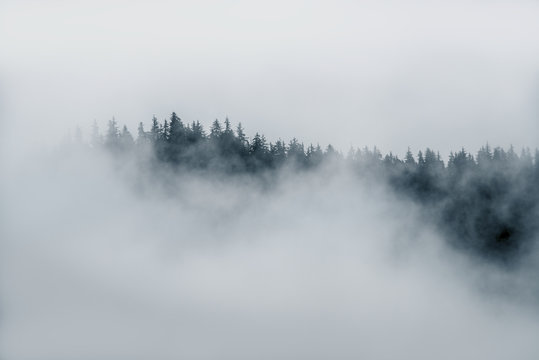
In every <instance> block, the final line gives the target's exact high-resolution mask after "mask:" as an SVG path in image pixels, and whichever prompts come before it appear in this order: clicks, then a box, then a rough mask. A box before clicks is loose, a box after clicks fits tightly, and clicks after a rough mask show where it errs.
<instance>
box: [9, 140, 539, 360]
mask: <svg viewBox="0 0 539 360" xmlns="http://www.w3.org/2000/svg"><path fill="white" fill-rule="evenodd" d="M3 173H4V174H5V175H4V176H3V179H2V184H1V192H2V203H3V205H2V210H1V211H2V216H1V223H2V224H1V239H2V240H1V242H0V245H1V251H0V254H1V255H0V256H1V259H0V263H1V272H0V278H1V283H0V311H1V313H0V316H1V324H0V357H1V358H3V359H74V358H76V359H96V358H101V359H148V358H154V359H178V358H183V359H329V358H331V359H352V358H353V359H358V358H364V359H394V358H410V359H433V358H436V359H508V358H514V359H537V357H538V356H539V343H538V342H537V334H538V333H539V317H538V315H539V314H538V311H537V310H538V309H539V308H538V307H537V305H538V302H537V301H538V292H537V289H538V288H537V284H536V277H535V276H534V275H535V274H537V271H536V270H537V266H536V259H538V256H536V255H534V251H535V249H530V255H529V256H528V257H527V258H526V261H525V262H524V263H523V264H522V265H521V266H520V267H519V268H517V269H506V268H503V267H499V266H496V265H495V264H492V263H490V262H488V261H483V260H482V259H481V258H478V257H468V256H465V255H463V254H462V253H461V252H458V251H455V250H454V249H453V248H452V247H450V246H447V245H446V242H445V241H443V237H444V235H443V234H440V233H439V232H438V230H437V228H436V227H434V225H433V224H432V222H429V221H425V219H424V210H423V209H420V208H419V207H418V206H417V205H416V203H414V202H412V201H409V200H406V199H404V198H402V197H398V196H396V195H395V194H394V192H393V191H391V190H389V189H388V188H387V187H386V186H385V185H384V184H383V182H379V183H376V182H373V181H369V180H367V179H363V180H360V179H358V177H357V176H356V175H354V174H353V173H352V171H351V170H350V169H349V168H347V167H346V166H345V163H343V162H335V163H332V162H331V161H326V162H325V163H324V164H323V165H321V166H320V167H318V168H317V169H315V170H310V171H309V172H295V171H292V170H290V169H288V168H286V167H285V168H283V169H281V170H279V172H278V173H276V174H273V175H272V178H271V179H270V180H268V179H264V178H261V177H257V176H252V175H249V174H243V175H240V176H233V175H230V174H226V173H223V172H212V171H198V172H196V171H190V172H186V171H172V170H167V169H165V168H163V169H161V170H159V171H157V172H156V171H153V170H152V171H149V170H148V169H147V168H145V167H144V166H141V163H140V162H138V161H137V160H135V159H133V158H131V157H127V158H126V159H124V161H121V162H119V161H117V160H115V159H114V158H111V157H109V155H107V154H105V153H101V152H91V153H89V152H87V150H81V149H78V150H76V149H75V150H73V151H72V152H70V153H66V152H65V151H62V152H55V151H53V152H50V153H41V154H39V155H34V156H31V157H28V158H27V159H25V160H22V161H20V162H18V163H11V164H4V169H3Z"/></svg>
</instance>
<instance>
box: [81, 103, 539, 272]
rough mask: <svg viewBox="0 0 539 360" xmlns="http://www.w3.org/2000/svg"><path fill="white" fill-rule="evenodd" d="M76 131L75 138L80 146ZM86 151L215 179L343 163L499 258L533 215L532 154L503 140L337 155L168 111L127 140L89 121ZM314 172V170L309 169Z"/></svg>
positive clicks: (522, 252) (524, 240)
mask: <svg viewBox="0 0 539 360" xmlns="http://www.w3.org/2000/svg"><path fill="white" fill-rule="evenodd" d="M81 138H82V136H81V134H80V132H79V131H77V135H76V136H75V140H74V141H75V142H76V143H78V144H79V145H82V141H81ZM89 148H92V149H96V150H98V149H105V150H106V151H107V152H110V153H112V154H113V155H114V156H115V157H116V158H117V160H118V161H122V159H124V160H125V159H126V157H131V156H134V157H135V158H136V159H137V160H138V163H139V165H140V166H145V167H147V166H149V167H150V168H151V169H154V171H155V172H156V174H158V173H159V171H158V170H157V169H159V168H166V169H168V170H172V171H173V172H176V173H183V172H199V173H200V172H203V173H207V172H210V173H212V174H221V175H220V176H224V175H229V176H241V175H248V176H255V177H259V176H260V177H264V178H265V179H266V180H267V179H268V176H269V177H270V178H271V176H272V175H276V174H278V173H279V172H280V171H282V170H283V169H286V170H287V171H293V172H309V171H311V170H313V169H316V168H318V167H320V166H322V165H324V164H332V166H346V167H348V168H349V169H351V170H352V171H353V172H354V173H355V174H356V175H357V176H358V177H361V178H363V179H367V180H368V181H376V182H382V183H385V184H387V185H389V188H390V189H392V190H393V191H394V192H395V193H396V194H397V195H398V196H402V197H404V198H408V199H412V200H413V201H415V202H416V203H418V204H420V205H421V208H422V209H423V210H424V213H423V218H424V221H425V222H426V223H432V224H434V225H435V226H437V227H438V228H439V229H440V230H441V231H442V233H444V234H445V237H446V239H447V241H448V242H449V243H450V244H451V245H453V246H455V247H456V248H458V249H460V250H463V251H465V252H467V253H470V254H474V255H480V256H482V257H485V258H488V259H490V260H492V261H495V262H498V263H502V264H504V265H508V266H513V265H515V264H518V261H519V260H520V259H521V258H522V257H526V253H527V252H528V250H529V249H530V247H531V246H532V245H533V244H534V243H536V242H537V239H538V225H537V221H536V219H537V218H538V215H539V208H538V204H539V191H538V190H537V189H538V186H537V185H539V161H538V160H539V151H537V150H535V153H534V154H533V155H532V153H531V152H530V150H529V149H523V150H521V151H520V153H517V152H516V151H515V149H514V148H513V147H510V148H509V149H502V148H500V147H495V148H492V147H491V146H489V145H488V144H487V145H485V146H483V147H481V149H479V151H478V152H477V153H476V154H475V155H474V154H472V153H470V152H468V151H466V150H465V149H461V150H459V151H457V152H454V153H453V152H452V153H451V154H450V155H449V159H448V161H447V164H446V163H445V162H444V161H443V160H442V158H441V156H440V154H439V153H437V152H436V151H434V150H432V149H428V148H427V149H426V150H425V151H419V152H418V153H417V155H414V154H413V153H412V151H411V150H410V149H409V150H408V152H407V153H406V154H405V155H404V157H403V158H402V159H401V158H399V157H398V156H396V155H394V154H392V153H389V154H386V155H383V154H382V153H381V152H380V151H379V150H378V149H377V148H376V147H375V148H373V149H368V148H363V149H353V148H351V149H350V150H349V151H348V153H347V154H346V156H344V155H342V153H341V152H339V151H337V150H336V149H334V148H333V147H332V146H331V145H328V146H327V147H325V148H324V149H322V148H321V146H320V145H318V144H317V145H316V146H314V145H312V144H310V145H308V146H305V144H303V143H302V142H300V141H299V140H298V139H296V138H293V139H292V140H290V141H288V142H285V141H283V140H281V139H279V140H277V141H276V142H274V143H273V142H268V141H267V140H266V138H265V136H264V135H262V134H259V133H256V134H255V135H254V136H253V137H252V138H249V137H247V135H246V133H245V131H244V129H243V127H242V125H241V124H238V125H237V126H236V127H234V128H233V127H232V125H231V123H230V121H229V120H228V118H227V119H226V120H225V121H224V123H221V122H219V121H218V120H215V121H214V122H213V123H212V125H211V128H210V129H209V131H206V130H205V129H204V127H203V126H202V124H201V123H200V122H192V123H191V124H185V123H184V122H183V121H182V120H181V119H180V117H179V116H178V115H177V114H176V113H172V115H171V116H170V118H169V119H166V120H164V121H162V122H159V121H158V120H157V118H155V117H154V118H153V119H152V123H151V126H150V127H149V130H145V127H144V124H143V123H140V125H139V127H138V133H137V136H136V139H135V138H134V137H133V135H132V134H131V132H130V131H129V130H128V129H127V127H125V126H124V127H123V128H122V129H120V128H119V126H118V124H117V122H116V120H114V119H113V120H110V121H109V123H108V126H107V129H106V131H105V133H104V134H102V133H101V132H100V130H99V128H98V126H97V124H96V123H94V126H93V130H92V135H91V139H90V141H89ZM312 174H313V176H315V174H316V172H312Z"/></svg>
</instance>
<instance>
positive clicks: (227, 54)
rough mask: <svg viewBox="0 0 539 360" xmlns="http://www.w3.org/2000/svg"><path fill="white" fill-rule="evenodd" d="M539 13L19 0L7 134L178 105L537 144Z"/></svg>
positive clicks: (418, 144)
mask: <svg viewBox="0 0 539 360" xmlns="http://www.w3.org/2000/svg"><path fill="white" fill-rule="evenodd" d="M537 19H539V2H537V1H522V0H511V1H479V0H470V1H331V2H330V1H327V2H319V1H268V2H257V1H226V2H224V1H212V0H207V1H116V0H108V1H101V0H97V1H96V0H94V1H21V0H18V1H10V0H4V1H2V3H1V4H0V42H1V43H2V55H1V58H0V61H1V62H0V84H1V88H0V95H1V103H0V106H1V108H0V109H1V110H0V111H1V113H0V115H1V117H2V120H1V121H2V126H3V134H4V135H3V136H4V139H3V141H2V142H3V145H2V146H3V147H4V150H6V149H8V150H9V149H10V147H11V146H12V145H13V144H12V143H13V142H14V141H15V140H18V141H19V142H23V143H25V144H30V143H34V142H35V141H36V139H37V138H43V139H50V140H54V141H56V139H57V138H58V137H59V136H60V135H63V134H64V133H65V128H66V127H71V128H72V129H73V128H74V127H75V126H76V125H77V124H80V125H81V127H82V128H83V130H85V131H89V127H90V124H91V122H92V121H93V119H96V120H97V121H98V122H99V123H100V124H102V126H104V125H105V123H106V121H107V120H108V119H110V118H111V117H112V116H113V115H114V116H115V117H116V119H117V120H118V121H119V122H120V123H121V124H124V123H125V124H127V125H128V126H129V127H130V129H131V131H132V132H133V133H135V132H136V125H137V124H138V122H139V121H144V122H145V123H146V124H148V123H149V121H150V119H151V117H152V114H156V115H157V116H158V118H164V117H165V116H168V115H169V114H170V112H172V111H176V112H178V113H179V114H180V115H181V117H182V118H183V119H184V120H186V121H192V120H200V121H202V122H203V123H204V124H209V123H210V122H211V121H212V120H213V119H215V118H219V119H223V118H224V117H225V116H226V115H228V116H229V117H230V119H231V120H232V122H233V123H237V122H239V121H241V122H242V123H243V124H244V126H245V127H246V129H247V132H248V134H249V135H252V134H254V132H255V131H260V132H262V133H264V134H266V136H267V137H268V139H270V140H276V138H277V137H283V138H284V139H290V138H291V137H293V136H296V137H299V138H300V139H301V140H303V141H305V142H307V143H308V142H320V143H321V144H322V145H326V144H327V143H332V144H334V145H336V146H337V147H338V148H340V149H341V150H343V151H344V152H346V151H347V149H348V147H349V146H350V145H354V146H364V145H369V146H372V145H378V146H379V147H380V148H381V149H382V150H383V151H390V150H393V151H394V152H397V153H398V154H401V155H402V154H403V153H404V152H405V150H406V147H407V146H408V145H410V146H412V149H413V150H414V151H417V150H419V148H423V147H426V146H429V147H433V148H435V149H439V150H440V151H441V152H442V153H443V155H447V153H448V152H449V150H451V149H458V148H460V147H461V146H464V147H467V148H469V149H470V150H473V151H474V152H475V151H476V150H477V148H478V147H479V146H480V145H481V144H483V143H485V142H486V141H489V142H490V143H491V144H493V145H503V146H507V145H509V144H510V143H513V144H515V145H516V146H517V147H520V146H531V147H535V146H537V145H538V144H539V137H538V134H539V126H538V122H539V114H538V113H539V111H538V107H539V21H538V20H537ZM28 125H31V126H32V129H34V130H33V131H32V133H31V134H30V133H28V131H27V130H26V129H27V126H28Z"/></svg>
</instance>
